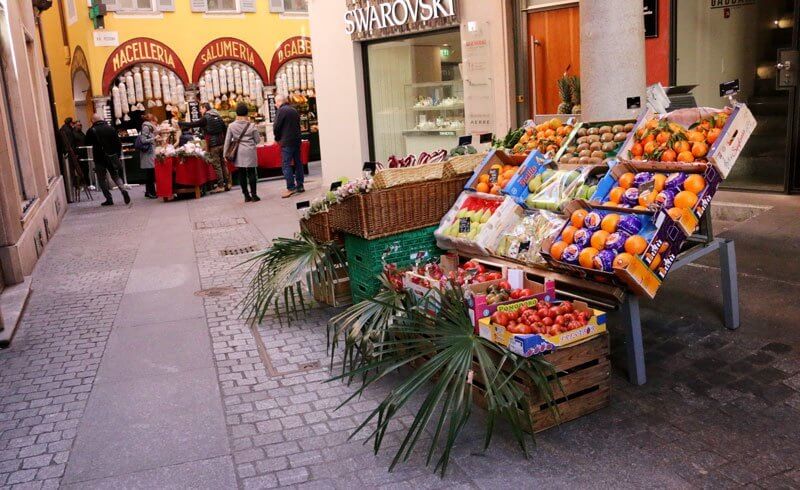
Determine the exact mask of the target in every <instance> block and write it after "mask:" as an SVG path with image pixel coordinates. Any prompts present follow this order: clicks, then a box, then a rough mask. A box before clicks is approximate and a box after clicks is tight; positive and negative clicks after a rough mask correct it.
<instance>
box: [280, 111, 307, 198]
mask: <svg viewBox="0 0 800 490" xmlns="http://www.w3.org/2000/svg"><path fill="white" fill-rule="evenodd" d="M275 105H277V106H278V114H277V115H276V116H275V124H274V125H273V130H274V133H275V141H277V142H278V143H280V145H281V163H282V167H283V177H284V178H285V179H286V192H284V193H283V194H282V195H281V197H283V198H287V197H292V196H293V195H295V194H297V193H299V192H305V191H306V190H305V189H304V188H303V181H304V178H305V175H304V173H303V162H302V161H301V160H300V140H301V134H300V113H298V112H297V109H295V108H294V107H292V105H291V104H288V103H287V100H286V97H285V96H283V95H278V96H277V97H275Z"/></svg>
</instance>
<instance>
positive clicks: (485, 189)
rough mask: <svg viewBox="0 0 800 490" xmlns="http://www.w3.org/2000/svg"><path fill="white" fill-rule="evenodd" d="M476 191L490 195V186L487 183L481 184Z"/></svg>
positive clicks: (476, 187)
mask: <svg viewBox="0 0 800 490" xmlns="http://www.w3.org/2000/svg"><path fill="white" fill-rule="evenodd" d="M475 190H476V191H478V192H484V193H488V192H489V184H487V183H486V182H480V183H479V184H478V185H476V186H475Z"/></svg>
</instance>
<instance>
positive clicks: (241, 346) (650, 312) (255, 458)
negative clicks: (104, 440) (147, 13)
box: [0, 182, 800, 489]
mask: <svg viewBox="0 0 800 490" xmlns="http://www.w3.org/2000/svg"><path fill="white" fill-rule="evenodd" d="M315 187H316V186H315V184H314V183H313V182H312V183H310V184H309V185H308V188H309V190H310V191H311V192H313V189H314V188H315ZM277 192H279V184H278V183H277V182H272V183H262V184H261V193H262V197H265V199H264V201H262V202H261V203H258V204H248V205H246V206H245V205H244V204H243V203H241V196H240V195H239V194H238V193H236V192H232V193H228V194H224V195H215V196H210V197H206V198H204V199H201V200H199V201H181V202H175V203H168V204H165V203H162V202H152V201H147V202H145V201H143V200H141V198H139V199H137V200H136V202H135V205H134V206H133V207H132V208H123V207H115V208H112V209H100V208H98V207H96V205H97V204H98V202H95V203H91V204H87V203H83V204H79V205H73V206H72V207H71V209H70V212H69V213H68V215H67V218H66V220H65V221H64V223H63V225H62V227H61V229H60V230H59V231H58V233H57V235H56V237H55V238H54V239H53V241H52V242H51V244H50V245H49V247H48V249H47V250H46V253H45V254H44V256H43V258H42V259H41V261H40V263H39V265H38V266H37V269H36V271H35V273H34V282H33V288H34V292H33V294H32V297H31V300H30V303H29V305H28V308H27V311H26V313H25V316H24V319H23V322H22V325H21V327H20V330H19V332H18V334H17V336H16V338H15V339H14V341H13V344H12V347H11V348H9V349H7V350H5V351H2V352H0V395H2V398H0V484H3V485H4V486H7V487H13V488H17V487H20V488H22V487H23V486H24V487H28V488H56V487H58V486H59V485H62V486H67V485H68V484H69V485H72V486H73V487H74V488H87V487H91V488H126V487H131V488H133V487H138V488H144V487H147V488H160V487H168V486H169V487H195V488H196V487H216V488H219V487H220V486H227V487H236V486H238V487H240V488H272V487H278V486H280V487H296V488H343V489H344V488H347V489H350V488H355V487H362V488H376V487H385V488H412V487H417V488H418V487H422V488H458V487H464V488H498V487H499V488H519V487H522V488H529V487H532V486H541V487H559V488H566V487H570V488H589V487H613V488H640V487H643V486H657V487H667V488H694V487H713V488H717V487H737V486H757V487H764V488H792V487H800V325H798V323H797V322H796V318H797V317H798V313H800V311H798V310H800V305H798V303H797V302H796V301H786V298H796V297H798V293H800V284H797V283H792V282H791V281H783V282H775V281H770V280H769V279H764V278H763V275H766V273H763V274H762V276H758V275H756V274H755V273H753V274H752V275H750V276H748V278H747V281H746V282H745V281H743V284H742V298H743V303H742V319H743V320H742V323H743V324H742V328H741V329H740V330H739V331H738V332H728V331H726V330H724V328H722V326H721V321H720V320H719V314H718V312H717V309H718V308H719V302H720V300H719V298H718V297H717V296H718V286H717V285H716V282H715V279H714V278H713V277H710V276H709V277H706V276H708V274H698V272H700V271H702V270H706V269H702V268H700V267H694V268H691V267H690V268H687V269H684V270H681V271H678V272H677V273H676V274H675V276H674V277H671V280H670V283H669V284H668V285H667V286H665V289H664V291H663V293H662V294H661V295H660V297H659V299H658V300H657V301H655V302H645V303H644V304H643V322H644V324H645V325H646V328H645V331H646V336H645V346H646V349H647V362H648V369H649V382H648V384H647V385H645V386H643V387H634V386H631V385H629V384H628V383H627V382H626V381H625V379H624V377H623V373H622V372H621V371H619V370H618V369H615V372H614V373H613V375H612V378H613V379H612V402H611V406H609V407H608V408H606V409H603V410H601V411H599V412H596V413H594V414H592V415H590V416H587V417H583V418H582V419H579V420H577V421H574V422H571V423H568V424H565V425H563V426H562V427H560V428H557V429H553V430H550V431H547V432H544V433H542V434H540V435H539V436H538V437H537V446H536V447H535V448H534V449H533V452H532V457H531V459H529V460H525V459H524V458H523V457H522V456H521V455H520V453H519V451H518V449H517V448H516V447H515V445H514V444H513V443H512V439H511V437H510V435H509V434H508V433H507V429H506V428H505V427H504V426H502V425H501V426H500V427H499V430H498V433H497V434H496V435H495V437H494V439H493V443H492V446H491V447H490V449H489V450H488V451H487V452H485V453H482V452H480V448H481V443H482V435H483V434H482V432H481V431H480V429H481V427H482V423H481V422H482V419H483V415H482V413H481V412H480V411H479V410H476V412H475V416H474V417H473V418H474V420H473V421H472V422H471V424H470V426H469V427H468V429H467V430H466V431H465V434H464V437H463V439H462V441H461V442H460V443H459V444H458V446H457V448H456V452H455V454H454V456H453V462H452V464H451V466H450V469H449V472H448V475H447V477H446V478H445V479H440V478H439V477H438V476H437V475H434V474H432V470H431V468H426V467H425V466H424V455H421V454H418V455H415V457H412V459H411V460H410V461H409V462H408V463H405V464H402V465H400V466H399V467H398V468H397V469H396V470H395V471H394V472H392V473H389V472H387V467H388V464H389V462H390V461H391V457H392V456H393V452H392V449H393V448H394V447H397V445H398V444H399V442H400V437H401V435H402V434H403V431H404V429H406V428H407V427H408V425H409V424H410V422H411V420H412V418H413V412H412V410H413V407H409V408H407V409H406V410H405V412H404V413H403V414H402V416H401V417H399V420H398V423H397V426H396V427H395V429H394V432H392V433H391V434H389V435H388V436H387V441H386V447H385V449H384V451H383V452H381V453H380V454H379V455H378V456H374V455H373V454H372V451H371V446H370V445H364V444H362V443H363V437H361V436H359V437H356V438H354V440H349V441H348V437H349V436H350V434H351V432H352V430H353V429H354V428H355V427H356V426H357V425H358V424H359V423H360V422H361V421H362V420H363V418H364V417H365V415H366V414H367V413H369V411H371V410H372V409H373V408H374V407H375V405H376V404H377V402H378V400H380V398H381V395H384V394H386V393H387V392H388V390H390V389H391V387H392V385H393V383H394V382H396V380H394V379H389V380H387V382H386V383H383V384H382V385H381V386H378V387H375V388H374V389H372V390H370V391H369V392H368V394H367V395H366V396H365V397H364V398H362V399H358V400H356V401H354V402H353V403H350V404H348V405H347V406H345V407H343V408H341V409H338V410H334V409H335V408H336V407H337V406H338V405H339V404H340V403H341V401H342V400H344V399H345V398H346V397H347V396H348V395H349V394H350V393H351V392H352V391H351V388H348V387H346V386H343V385H342V384H340V383H327V382H326V381H327V380H328V379H329V378H330V372H329V369H328V367H329V365H328V362H329V358H328V356H327V354H326V352H325V323H326V321H327V319H328V318H329V317H330V316H331V315H332V314H333V313H334V311H333V310H332V309H329V308H314V309H312V310H311V311H310V312H309V314H308V316H307V317H306V318H305V319H304V320H303V321H301V322H298V323H292V324H291V325H287V324H285V323H284V324H281V323H280V322H279V321H278V320H277V319H276V318H275V317H267V319H266V320H265V321H264V322H263V324H262V325H260V326H258V328H256V329H251V327H250V326H249V325H248V324H246V323H245V322H244V321H243V320H241V319H240V318H239V311H238V303H239V301H240V299H241V297H242V295H243V292H244V287H243V286H244V285H243V274H244V268H243V267H241V266H240V265H239V264H241V262H242V261H243V260H246V259H247V258H248V257H250V256H251V253H252V252H251V251H252V250H258V249H260V248H262V247H264V246H265V245H266V244H267V243H268V241H269V240H270V239H272V238H274V237H276V236H281V235H284V236H285V235H287V234H290V233H292V231H293V230H294V229H295V227H296V223H295V222H296V213H295V211H294V209H293V208H294V205H293V203H292V202H289V201H287V200H280V199H278V198H277V197H268V196H269V195H271V194H277ZM140 193H141V192H137V195H138V194H140ZM165 210H170V212H172V211H175V210H179V211H180V212H181V213H184V212H185V214H186V216H187V219H186V220H185V221H186V223H188V225H187V226H186V231H187V237H189V236H190V239H189V238H187V240H186V241H185V242H180V244H179V245H176V247H179V248H185V249H186V250H185V253H186V254H187V255H189V256H190V258H191V262H192V264H194V265H196V276H197V286H196V288H197V289H201V290H203V291H204V292H205V296H203V298H202V305H201V306H199V308H201V313H200V317H198V318H196V319H194V320H191V319H190V321H191V322H193V323H194V324H197V325H202V327H203V328H207V330H208V336H207V339H206V340H203V342H205V343H207V344H208V345H207V346H206V350H205V351H203V352H207V356H209V357H213V359H209V360H208V362H209V363H210V365H212V364H213V372H214V373H215V374H214V376H216V379H217V381H218V385H219V390H210V391H207V392H203V393H204V394H203V395H202V396H201V397H198V398H197V399H196V400H195V401H193V403H196V404H198V405H203V406H204V407H212V408H211V409H209V410H211V411H212V412H213V411H215V410H218V411H219V412H220V414H219V415H220V418H221V419H224V425H225V429H224V430H225V431H226V434H227V440H226V441H224V440H223V441H216V442H214V446H213V447H210V448H209V449H208V454H206V453H203V455H198V456H192V455H187V456H186V457H185V458H183V459H175V458H172V459H169V458H165V459H164V460H163V461H162V462H158V461H156V462H155V463H154V462H153V461H154V460H153V458H152V455H151V456H150V457H149V459H148V458H147V457H146V455H145V454H143V453H144V452H148V451H150V450H153V451H155V452H158V450H159V448H158V447H153V448H145V449H144V450H143V451H142V452H138V453H137V452H136V451H135V450H136V447H137V444H138V442H137V441H139V439H136V441H133V442H132V443H131V444H130V446H131V447H132V448H133V449H131V450H130V451H131V452H129V453H126V460H125V462H124V464H123V463H116V462H115V460H113V459H109V460H108V461H109V462H108V463H104V465H105V467H103V468H100V469H98V468H94V469H91V471H89V470H86V463H85V461H84V460H86V459H87V458H88V456H87V453H86V451H87V448H86V444H87V441H92V438H91V437H93V436H91V435H88V434H90V433H92V431H96V430H97V429H96V427H95V426H94V425H93V424H94V422H93V421H91V420H88V418H87V417H85V416H84V413H85V411H86V406H87V403H89V404H94V405H95V406H94V408H93V409H94V410H102V409H104V408H106V407H105V405H103V404H107V403H111V402H110V401H108V400H107V398H108V396H107V395H104V394H99V392H98V385H97V383H96V379H97V377H98V369H99V368H100V377H101V378H102V377H103V376H107V375H104V374H103V369H105V368H107V363H108V361H109V359H108V356H110V355H112V353H109V349H107V348H106V345H107V343H108V341H109V336H111V335H113V334H115V333H119V332H122V331H124V329H125V328H131V327H124V326H120V325H125V324H126V323H125V322H121V320H120V315H121V313H120V310H121V309H124V307H122V308H121V306H120V305H121V303H122V302H123V297H124V295H125V294H128V293H129V292H130V289H131V281H133V278H134V276H136V274H138V272H137V270H138V269H137V267H138V266H137V265H136V264H137V262H136V261H137V260H140V259H141V253H142V252H141V251H142V249H143V247H145V246H148V243H149V241H150V240H152V238H150V235H149V232H148V233H145V232H146V230H151V229H153V227H154V226H155V227H158V225H159V223H160V220H162V219H165V218H163V216H164V213H165ZM181 219H182V220H183V218H181ZM165 223H169V226H173V225H172V223H173V221H168V222H165ZM165 226H166V225H165ZM797 231H798V230H797V228H795V229H794V232H795V233H794V236H795V237H796V236H798V233H797ZM732 233H734V234H735V233H736V230H733V231H732ZM157 239H158V240H164V241H165V245H164V246H165V247H167V246H168V245H167V244H166V242H168V241H169V240H170V238H169V234H166V235H163V236H162V235H159V237H158V238H157ZM737 240H738V238H737ZM742 242H744V243H747V240H746V237H742ZM149 245H152V243H150V244H149ZM173 245H175V244H173ZM789 247H790V248H789V249H788V250H786V253H787V254H788V253H791V252H793V251H795V250H797V248H798V247H797V245H789ZM739 253H740V257H744V258H745V259H744V260H747V257H748V256H747V250H746V249H743V248H741V247H740V249H739ZM137 254H138V256H139V259H137ZM794 256H796V254H795V255H794ZM713 266H714V265H713V264H705V265H702V267H703V268H708V269H707V270H711V271H713ZM687 286H688V287H687ZM168 287H169V285H165V286H164V288H165V289H166V288H168ZM126 291H127V292H126ZM753 298H758V301H753ZM781 298H782V299H781ZM126 315H131V314H130V312H128V313H126ZM132 316H133V317H137V316H138V317H139V318H140V319H141V320H142V322H145V323H148V322H149V323H150V324H152V325H151V328H159V325H161V324H160V323H159V322H158V321H156V320H152V321H150V320H147V319H148V318H152V316H153V312H150V311H140V312H134V313H133V314H132ZM189 316H190V315H189ZM615 322H616V319H615V317H614V315H612V316H611V319H610V325H611V326H612V360H613V362H614V366H615V368H621V367H623V366H624V365H625V363H624V351H625V349H624V343H623V340H622V339H623V337H622V335H621V333H620V332H618V331H617V329H615V328H613V326H614V324H615ZM133 328H138V327H133ZM164 328H166V327H164ZM117 330H119V332H117ZM146 354H147V353H145V354H143V355H146ZM147 355H149V354H147ZM174 355H176V356H177V355H178V354H177V353H175V354H174ZM101 363H102V367H101ZM107 372H108V371H106V373H107ZM132 372H134V371H132ZM193 372H194V371H188V373H189V374H190V375H191V373H193ZM158 390H159V388H158V387H157V386H156V385H153V387H152V393H149V394H150V395H152V396H153V397H161V396H166V395H165V394H162V393H159V392H158ZM147 394H148V393H147V392H145V395H147ZM203 397H206V398H203ZM214 407H220V408H218V409H217V408H214ZM93 413H96V412H93ZM170 417H173V418H172V419H171V418H169V417H167V418H165V419H164V420H162V421H160V422H159V424H154V425H142V426H141V427H136V426H134V427H120V431H119V435H118V437H120V438H122V439H124V438H126V437H133V438H134V439H135V438H136V437H137V436H136V431H137V430H138V431H156V434H155V436H156V437H158V436H159V434H160V433H159V432H158V431H163V437H165V438H168V437H175V435H174V430H173V429H174V428H172V429H171V428H170V423H171V422H173V421H174V424H177V425H178V426H180V427H184V425H180V424H185V421H182V420H179V419H181V416H180V414H178V413H176V414H175V415H171V416H170ZM173 419H174V420H173ZM119 423H120V424H126V423H128V422H126V420H125V419H123V420H120V422H119ZM194 425H197V424H194ZM197 430H206V429H205V428H204V427H199V428H198V429H197ZM208 430H209V431H213V429H211V428H209V429H208ZM131 434H133V436H131ZM76 437H77V439H78V440H79V441H83V443H82V444H77V443H75V442H74V441H75V440H76ZM187 437H188V436H187ZM187 440H188V441H189V442H187V443H186V444H184V445H188V446H191V445H192V442H191V439H187ZM120 442H121V443H122V444H125V443H126V442H127V441H125V440H122V441H120ZM168 442H169V441H165V443H168ZM187 451H188V449H187ZM76 452H79V453H81V454H77V453H76ZM73 453H76V454H73ZM137 458H138V459H141V460H142V462H141V464H138V465H137ZM167 459H169V460H167ZM145 460H146V461H145ZM103 461H106V460H103ZM197 461H200V462H202V463H203V464H206V462H209V463H207V464H208V465H216V466H214V467H215V468H216V467H217V466H218V467H220V468H226V467H231V468H232V471H231V472H230V473H231V476H230V477H229V479H227V480H226V479H224V478H223V479H220V480H213V483H212V480H202V479H201V480H200V481H198V479H200V477H198V476H197V474H198V472H194V471H189V470H187V468H190V467H191V466H186V465H191V464H194V463H196V462H197ZM101 470H102V471H101ZM82 471H83V472H82ZM87 471H88V473H87ZM92 472H94V473H92ZM218 473H220V474H222V475H223V476H225V475H226V474H227V473H225V472H224V471H220V472H218ZM89 474H92V475H96V476H91V477H90V476H86V475H89ZM216 474H217V473H214V475H216ZM65 475H66V476H65ZM81 475H83V476H81ZM112 477H113V478H116V479H109V478H112ZM221 482H223V483H221Z"/></svg>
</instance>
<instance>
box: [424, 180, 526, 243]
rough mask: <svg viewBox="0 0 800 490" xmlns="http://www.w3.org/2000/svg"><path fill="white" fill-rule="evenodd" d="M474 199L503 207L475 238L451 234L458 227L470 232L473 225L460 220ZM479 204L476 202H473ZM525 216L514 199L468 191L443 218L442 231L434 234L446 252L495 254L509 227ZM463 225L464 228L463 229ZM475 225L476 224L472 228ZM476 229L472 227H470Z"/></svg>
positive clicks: (440, 225)
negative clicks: (462, 212) (460, 212)
mask: <svg viewBox="0 0 800 490" xmlns="http://www.w3.org/2000/svg"><path fill="white" fill-rule="evenodd" d="M470 199H473V200H475V199H477V200H478V202H480V201H484V202H495V203H498V202H499V205H498V207H497V209H496V210H495V211H494V213H493V214H492V215H491V217H490V218H489V219H488V221H486V222H485V223H481V224H480V227H479V231H478V232H477V233H476V234H475V235H474V236H473V237H472V238H468V237H465V236H457V235H453V234H452V233H450V232H451V231H452V230H453V226H454V225H458V226H459V228H458V229H459V230H461V229H466V226H467V225H468V224H469V223H468V222H467V220H466V219H465V218H460V217H459V211H461V210H462V209H464V208H465V206H469V205H470V201H469V200H470ZM472 202H473V203H475V202H476V201H472ZM522 216H523V210H522V208H521V207H520V206H519V205H517V203H516V202H514V200H513V199H512V198H510V197H503V196H491V195H487V194H478V193H471V192H466V191H465V192H464V193H462V194H461V196H460V197H459V198H458V200H457V201H456V203H455V205H453V207H452V208H451V209H450V211H448V213H447V214H446V215H445V216H444V217H443V218H442V221H441V222H440V224H439V228H438V229H437V230H436V232H435V233H434V235H435V236H436V242H437V244H438V246H439V247H440V248H442V249H445V250H458V251H461V252H464V253H467V254H475V255H491V254H492V251H493V247H495V246H496V245H497V244H498V243H499V241H500V236H501V235H502V233H503V232H504V231H505V230H507V229H508V227H509V226H514V225H515V224H516V223H518V222H519V221H520V220H521V219H522ZM462 225H463V228H462ZM470 226H474V224H472V225H470ZM470 229H472V228H470Z"/></svg>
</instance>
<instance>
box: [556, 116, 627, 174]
mask: <svg viewBox="0 0 800 490" xmlns="http://www.w3.org/2000/svg"><path fill="white" fill-rule="evenodd" d="M629 123H634V129H635V123H636V120H635V119H621V120H617V121H600V122H582V123H579V124H578V125H576V126H575V127H574V128H573V129H572V132H571V133H570V134H569V137H568V138H567V140H566V141H565V142H564V144H563V145H561V148H560V149H559V150H558V153H556V155H555V156H554V157H553V161H554V162H555V163H556V164H558V165H559V168H562V167H561V165H565V164H568V163H567V162H562V161H561V158H562V157H563V156H564V154H565V153H567V148H569V147H570V146H578V143H577V141H576V140H577V139H578V138H579V136H578V131H579V130H580V129H581V128H587V129H588V128H599V127H601V126H616V125H617V124H621V125H623V126H624V125H626V124H629ZM624 144H625V141H622V142H621V143H620V144H618V145H617V148H616V150H614V151H612V152H606V158H615V157H616V156H617V154H618V153H619V150H620V149H621V148H622V146H623V145H624Z"/></svg>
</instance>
